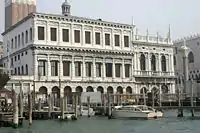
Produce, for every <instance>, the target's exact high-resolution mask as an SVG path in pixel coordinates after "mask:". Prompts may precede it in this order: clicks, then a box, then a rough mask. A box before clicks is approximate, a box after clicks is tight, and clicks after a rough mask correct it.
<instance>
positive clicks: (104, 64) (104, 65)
mask: <svg viewBox="0 0 200 133" xmlns="http://www.w3.org/2000/svg"><path fill="white" fill-rule="evenodd" d="M102 68H103V71H102V76H103V80H105V78H106V61H105V58H103V63H102Z"/></svg>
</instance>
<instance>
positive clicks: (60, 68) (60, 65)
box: [59, 55, 63, 79]
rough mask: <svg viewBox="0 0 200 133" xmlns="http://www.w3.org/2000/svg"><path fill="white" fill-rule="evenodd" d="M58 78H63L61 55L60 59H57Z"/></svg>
mask: <svg viewBox="0 0 200 133" xmlns="http://www.w3.org/2000/svg"><path fill="white" fill-rule="evenodd" d="M59 76H60V79H61V78H62V76H63V60H62V55H60V59H59Z"/></svg>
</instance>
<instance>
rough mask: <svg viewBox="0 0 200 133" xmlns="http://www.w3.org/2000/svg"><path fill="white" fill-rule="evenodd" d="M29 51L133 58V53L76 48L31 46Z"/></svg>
mask: <svg viewBox="0 0 200 133" xmlns="http://www.w3.org/2000/svg"><path fill="white" fill-rule="evenodd" d="M31 49H37V50H54V51H69V52H76V53H78V52H85V53H96V54H113V55H125V56H133V55H134V51H118V50H108V49H92V48H80V47H79V48H77V47H61V46H47V45H45V46H41V45H32V47H31Z"/></svg>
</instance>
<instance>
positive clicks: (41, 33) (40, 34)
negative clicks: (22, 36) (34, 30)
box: [38, 26, 44, 40]
mask: <svg viewBox="0 0 200 133" xmlns="http://www.w3.org/2000/svg"><path fill="white" fill-rule="evenodd" d="M38 40H44V27H41V26H38Z"/></svg>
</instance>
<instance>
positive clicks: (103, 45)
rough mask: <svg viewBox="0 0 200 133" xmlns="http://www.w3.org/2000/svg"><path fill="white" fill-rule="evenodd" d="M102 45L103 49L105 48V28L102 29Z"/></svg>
mask: <svg viewBox="0 0 200 133" xmlns="http://www.w3.org/2000/svg"><path fill="white" fill-rule="evenodd" d="M101 45H102V48H105V33H104V30H103V28H102V34H101Z"/></svg>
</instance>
